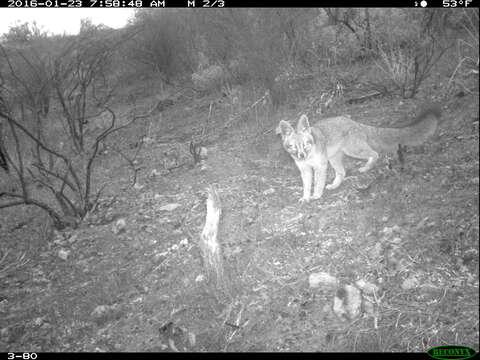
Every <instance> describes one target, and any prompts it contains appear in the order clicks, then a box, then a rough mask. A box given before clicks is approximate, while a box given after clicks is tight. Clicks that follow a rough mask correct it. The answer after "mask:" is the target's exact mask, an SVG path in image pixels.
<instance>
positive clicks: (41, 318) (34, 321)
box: [33, 317, 45, 326]
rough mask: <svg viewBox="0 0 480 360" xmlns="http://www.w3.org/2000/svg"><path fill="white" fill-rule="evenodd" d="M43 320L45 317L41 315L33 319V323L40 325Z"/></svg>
mask: <svg viewBox="0 0 480 360" xmlns="http://www.w3.org/2000/svg"><path fill="white" fill-rule="evenodd" d="M44 320H45V318H43V317H37V318H35V319H34V320H33V325H35V326H42V324H43V322H44Z"/></svg>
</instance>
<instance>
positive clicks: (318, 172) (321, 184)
mask: <svg viewBox="0 0 480 360" xmlns="http://www.w3.org/2000/svg"><path fill="white" fill-rule="evenodd" d="M327 166H328V163H327V162H326V161H325V162H324V163H322V164H320V166H318V167H315V168H314V173H315V184H314V187H313V197H312V198H313V199H320V198H321V197H322V194H323V189H324V188H325V180H326V179H327Z"/></svg>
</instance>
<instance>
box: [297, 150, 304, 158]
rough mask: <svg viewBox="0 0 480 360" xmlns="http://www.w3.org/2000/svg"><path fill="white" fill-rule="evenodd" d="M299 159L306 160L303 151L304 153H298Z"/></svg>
mask: <svg viewBox="0 0 480 360" xmlns="http://www.w3.org/2000/svg"><path fill="white" fill-rule="evenodd" d="M298 158H299V159H300V160H303V159H305V153H304V152H303V151H302V152H299V153H298Z"/></svg>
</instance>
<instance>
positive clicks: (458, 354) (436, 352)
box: [427, 345, 476, 360]
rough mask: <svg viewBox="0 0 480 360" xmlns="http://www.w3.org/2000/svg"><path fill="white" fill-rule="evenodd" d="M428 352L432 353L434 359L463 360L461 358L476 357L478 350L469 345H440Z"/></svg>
mask: <svg viewBox="0 0 480 360" xmlns="http://www.w3.org/2000/svg"><path fill="white" fill-rule="evenodd" d="M427 354H428V355H430V356H431V357H432V358H434V359H439V360H444V359H445V360H446V359H448V360H450V359H455V360H461V359H469V358H471V357H474V356H475V354H476V352H475V350H473V349H472V348H469V347H468V346H462V345H440V346H434V347H433V348H431V349H430V350H428V351H427Z"/></svg>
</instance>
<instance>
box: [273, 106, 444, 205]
mask: <svg viewBox="0 0 480 360" xmlns="http://www.w3.org/2000/svg"><path fill="white" fill-rule="evenodd" d="M440 116H441V109H440V108H439V107H438V106H432V107H430V108H427V109H426V110H424V111H422V112H421V113H420V114H419V115H418V116H417V117H416V118H415V120H414V121H413V122H412V123H411V124H410V125H408V126H405V127H402V128H391V127H377V126H369V125H364V124H361V123H358V122H356V121H353V120H352V119H351V118H350V116H349V115H344V116H337V117H331V118H327V119H321V120H319V121H317V122H316V123H315V124H313V125H312V126H310V124H309V121H308V118H307V116H306V115H302V116H301V117H300V119H299V120H298V123H297V128H296V129H294V128H293V127H292V126H291V125H290V124H289V123H288V122H286V121H284V120H282V121H280V123H279V125H278V127H277V134H280V135H281V137H282V140H283V147H284V149H285V150H286V151H287V152H288V153H289V154H290V156H291V157H292V158H293V160H294V161H295V164H296V165H297V167H298V169H299V170H300V175H301V177H302V183H303V196H302V198H301V199H300V201H301V202H308V201H309V200H310V199H311V198H312V199H319V198H320V197H321V196H322V193H323V188H324V187H325V180H326V176H327V166H328V163H330V165H331V166H332V167H333V169H334V170H335V179H334V180H333V182H332V183H331V184H328V185H327V186H326V188H327V189H336V188H337V187H338V186H340V184H341V183H342V181H343V179H344V178H345V168H344V167H343V156H344V155H348V156H351V157H354V158H357V159H365V160H367V162H366V164H365V165H364V166H362V167H360V168H359V169H358V170H359V171H360V172H365V171H368V170H370V169H371V168H372V166H373V165H374V163H375V161H376V160H377V159H378V157H379V152H392V151H395V150H397V149H398V148H399V145H409V146H415V145H421V144H422V143H424V142H425V141H426V140H427V139H428V138H429V137H431V136H432V135H434V133H435V132H436V130H437V126H438V119H439V118H440ZM312 176H314V185H313V196H312V197H311V196H310V193H311V188H312Z"/></svg>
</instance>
